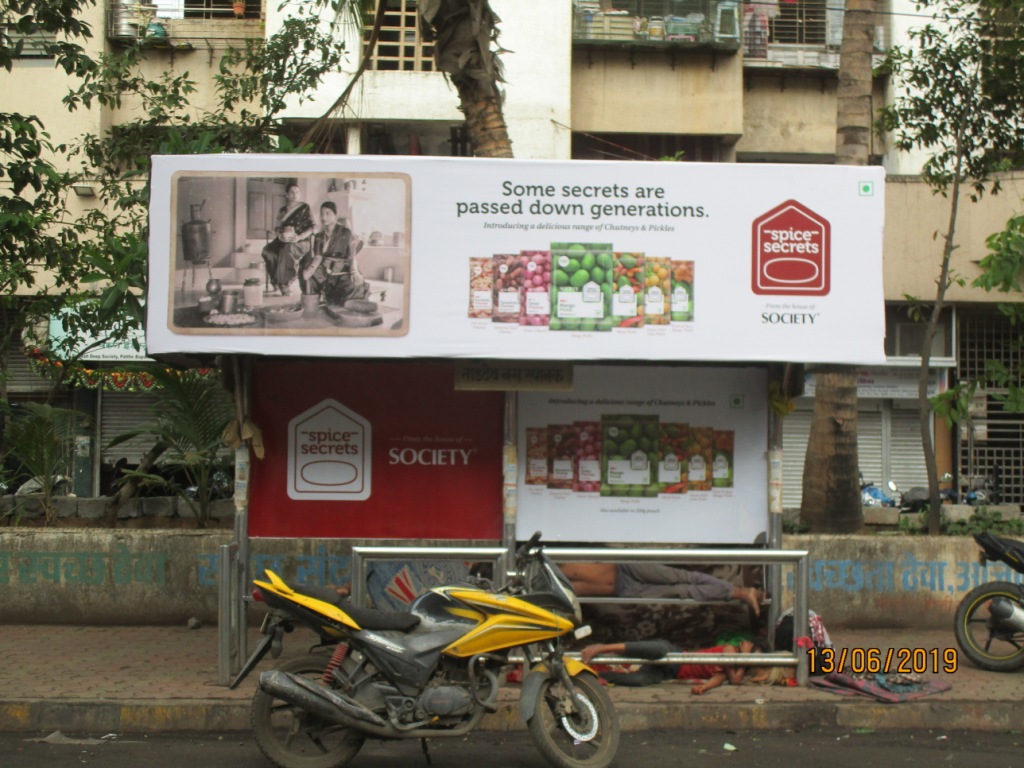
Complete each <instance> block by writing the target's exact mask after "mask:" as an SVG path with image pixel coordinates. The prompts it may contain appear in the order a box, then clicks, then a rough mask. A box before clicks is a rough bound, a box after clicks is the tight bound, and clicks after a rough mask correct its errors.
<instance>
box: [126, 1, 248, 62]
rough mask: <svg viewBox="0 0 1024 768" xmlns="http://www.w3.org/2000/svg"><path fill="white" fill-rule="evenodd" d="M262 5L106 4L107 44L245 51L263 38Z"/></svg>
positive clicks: (187, 3) (213, 3)
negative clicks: (242, 48) (108, 42)
mask: <svg viewBox="0 0 1024 768" xmlns="http://www.w3.org/2000/svg"><path fill="white" fill-rule="evenodd" d="M262 10H263V9H262V3H261V0H239V1H238V2H233V0H154V1H153V2H137V1H136V0H108V5H107V39H108V40H110V41H111V42H112V43H116V44H120V45H139V46H142V47H145V48H169V49H171V50H194V49H196V48H203V49H209V50H212V49H214V48H227V47H242V46H243V45H244V44H245V41H246V40H250V39H261V38H263V36H264V29H263V19H262Z"/></svg>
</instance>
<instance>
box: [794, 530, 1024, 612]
mask: <svg viewBox="0 0 1024 768" xmlns="http://www.w3.org/2000/svg"><path fill="white" fill-rule="evenodd" d="M784 543H785V547H786V548H787V549H806V550H808V552H809V553H810V554H809V566H810V567H809V589H808V604H809V606H810V608H811V609H812V610H814V611H817V612H818V613H819V614H821V616H822V618H824V620H825V623H826V625H827V626H836V627H858V628H860V627H864V628H866V627H912V628H913V627H920V628H933V629H949V630H950V631H952V627H953V614H954V612H955V611H956V607H957V604H958V603H959V602H960V600H961V599H962V598H963V597H964V595H965V594H966V593H967V592H969V591H970V590H972V589H973V588H974V587H976V586H978V585H979V584H983V583H985V582H986V581H1013V582H1015V583H1022V582H1024V574H1020V573H1017V572H1016V571H1013V570H1012V569H1011V568H1009V567H1008V566H1005V565H1003V564H1002V563H990V564H989V566H988V567H987V568H982V567H981V565H980V564H979V562H978V546H977V545H976V544H975V543H974V540H973V539H972V538H970V537H968V536H949V537H946V536H936V537H929V536H895V535H894V536H887V535H875V536H811V535H803V536H785V537H784ZM783 583H784V585H785V588H786V594H785V595H784V596H783V603H784V605H786V606H787V607H788V606H790V605H792V604H793V603H792V592H791V591H790V590H791V589H792V583H793V577H792V574H791V573H787V574H784V578H783Z"/></svg>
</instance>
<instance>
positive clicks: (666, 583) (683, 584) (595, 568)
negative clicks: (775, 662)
mask: <svg viewBox="0 0 1024 768" xmlns="http://www.w3.org/2000/svg"><path fill="white" fill-rule="evenodd" d="M559 567H560V568H561V569H562V573H564V574H565V577H566V578H567V579H569V581H570V582H572V588H573V589H574V590H575V591H576V594H577V596H579V597H674V598H680V599H688V600H699V601H702V602H708V601H719V600H722V601H725V600H742V601H743V602H744V603H746V604H747V605H748V606H750V609H751V610H752V611H753V612H754V615H755V616H760V615H761V601H762V600H763V599H764V592H762V591H761V590H759V589H755V588H754V587H737V586H736V585H735V584H733V583H732V582H730V581H726V580H725V579H719V578H717V577H715V576H712V575H710V574H707V573H701V572H700V571H688V570H686V569H685V568H676V567H674V566H671V565H662V564H661V563H563V564H562V565H560V566H559Z"/></svg>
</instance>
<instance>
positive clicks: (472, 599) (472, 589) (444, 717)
mask: <svg viewBox="0 0 1024 768" xmlns="http://www.w3.org/2000/svg"><path fill="white" fill-rule="evenodd" d="M254 583H255V585H256V589H255V591H254V599H256V600H258V601H262V602H263V603H265V604H266V605H267V607H268V608H270V613H268V615H267V616H266V618H265V620H264V622H263V628H262V633H263V637H262V639H261V641H260V643H259V644H258V646H257V648H256V649H255V650H254V651H253V654H252V656H251V657H250V658H249V660H248V661H247V662H246V664H245V665H244V667H243V668H242V670H241V671H240V672H239V674H238V676H237V677H236V678H235V680H234V681H233V682H232V683H231V686H230V687H231V688H236V687H237V686H238V685H239V683H241V682H242V680H244V679H245V678H246V676H247V675H248V674H249V673H250V672H251V671H252V670H253V669H254V668H255V666H256V665H257V664H258V663H259V661H260V660H261V659H262V658H263V657H264V656H265V655H266V654H267V653H268V652H273V653H274V655H275V657H276V655H279V654H280V652H281V648H282V638H283V635H284V634H285V633H287V632H290V631H292V630H293V629H294V628H295V627H297V626H305V627H307V628H308V629H311V630H313V632H315V633H316V634H317V635H318V636H319V638H320V644H319V645H318V646H316V649H319V650H321V651H324V650H325V649H326V650H329V653H328V652H319V653H317V652H313V653H311V654H309V655H307V656H303V657H301V658H297V659H293V660H291V661H289V662H286V663H284V664H282V665H280V666H279V667H278V668H276V669H273V670H269V671H266V672H263V673H262V674H260V677H259V687H258V690H257V691H256V693H255V695H254V696H253V700H252V709H251V722H252V729H253V736H254V738H255V740H256V743H257V745H258V746H259V748H260V750H261V751H262V752H263V754H264V755H265V756H266V757H267V758H268V759H269V760H270V761H271V762H272V763H273V764H274V765H276V766H279V768H338V767H339V766H343V765H345V764H347V763H348V762H349V761H351V760H352V759H353V758H354V757H355V756H356V754H357V753H358V752H359V750H360V748H361V747H362V745H363V743H364V742H365V740H366V739H368V738H369V739H421V740H422V744H423V750H424V752H426V750H427V741H426V740H427V739H436V738H460V737H463V736H465V735H467V734H468V733H470V732H471V731H472V730H473V729H474V728H476V727H477V726H478V725H479V724H480V721H481V720H482V719H483V717H484V715H486V714H487V713H489V712H495V711H497V700H498V692H499V690H500V689H501V686H502V684H503V682H504V673H505V672H506V671H507V670H508V669H510V668H511V666H512V663H513V660H512V658H511V657H510V653H511V651H513V650H514V649H520V650H521V653H522V657H523V659H525V669H524V674H523V679H522V686H521V689H520V697H519V713H520V716H521V717H522V719H523V720H524V721H525V722H526V724H527V729H528V731H529V734H530V736H531V738H532V740H533V742H534V744H535V745H536V747H537V749H538V750H539V751H540V753H541V754H542V755H543V756H544V758H545V759H546V760H547V761H548V762H549V763H551V765H553V766H556V768H606V766H608V765H609V764H610V763H611V762H612V760H613V759H614V757H615V753H616V751H617V749H618V744H619V721H618V717H617V715H616V713H615V709H614V707H613V705H612V702H611V700H610V699H609V697H608V694H607V693H605V691H604V689H603V688H602V686H601V684H600V683H599V682H598V679H597V675H596V673H595V672H594V671H593V670H592V669H591V668H590V667H588V666H586V665H585V664H583V663H582V662H580V661H578V660H575V659H571V658H567V657H565V656H564V655H563V650H562V640H563V638H566V637H576V638H583V637H586V636H587V635H588V634H590V628H589V627H587V626H585V625H584V624H583V622H582V613H581V609H580V603H579V600H578V599H577V597H576V595H575V593H574V592H573V589H572V586H571V584H570V583H569V581H568V579H566V578H565V576H564V575H563V574H562V572H561V571H560V570H559V569H558V568H557V567H556V566H555V564H554V563H553V562H552V561H551V560H550V559H549V558H548V557H547V555H545V554H544V551H543V548H542V547H541V546H540V533H539V532H538V533H536V534H534V536H533V537H532V538H531V539H530V540H529V541H528V542H527V543H526V544H524V545H523V546H521V547H520V548H519V549H518V550H517V552H516V557H515V573H514V575H513V576H512V578H511V579H510V581H509V585H508V586H507V587H505V588H503V589H501V590H498V591H494V590H492V589H487V588H485V587H488V586H490V585H489V584H488V583H487V582H486V581H485V580H478V583H477V584H471V585H452V586H443V587H436V588H434V589H432V590H430V591H428V592H425V593H424V594H422V595H420V596H419V597H417V598H416V599H415V600H414V601H413V602H412V604H411V606H410V608H409V611H408V612H407V613H405V612H390V611H381V610H376V609H370V608H360V607H358V606H355V605H352V604H351V601H350V600H347V599H342V598H341V597H340V596H339V595H338V594H337V593H336V592H334V591H333V590H330V589H326V588H315V587H314V588H312V589H311V588H309V587H303V588H302V591H299V590H298V589H293V588H292V587H290V586H289V585H288V584H286V583H285V582H284V581H283V580H282V579H281V578H280V577H278V576H277V575H276V574H274V573H273V572H271V571H269V570H268V571H266V579H265V580H257V581H255V582H254ZM316 649H315V650H316ZM428 757H429V756H428Z"/></svg>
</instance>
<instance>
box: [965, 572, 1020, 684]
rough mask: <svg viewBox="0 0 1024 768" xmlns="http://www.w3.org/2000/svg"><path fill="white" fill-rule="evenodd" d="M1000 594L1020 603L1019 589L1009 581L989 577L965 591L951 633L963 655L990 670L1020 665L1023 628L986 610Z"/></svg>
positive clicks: (998, 670)
mask: <svg viewBox="0 0 1024 768" xmlns="http://www.w3.org/2000/svg"><path fill="white" fill-rule="evenodd" d="M997 597H1002V598H1005V599H1006V600H1009V601H1010V602H1011V603H1013V604H1014V605H1021V589H1020V587H1019V586H1018V585H1016V584H1013V583H1011V582H1009V581H992V582H989V583H988V584H982V585H981V586H978V587H975V588H974V589H972V590H971V591H970V592H968V593H967V594H966V595H965V596H964V599H963V600H961V601H960V605H959V606H958V607H957V609H956V619H955V620H954V624H953V633H954V634H955V635H956V642H957V644H958V645H959V646H960V650H961V651H963V653H964V656H966V657H967V658H968V659H970V660H971V661H972V662H973V663H974V664H975V666H978V667H981V668H982V669H987V670H990V671H992V672H1010V671H1012V670H1014V669H1019V668H1020V667H1024V632H1022V631H1019V630H1015V629H1013V628H1012V627H1007V626H1006V625H1005V624H1003V623H1002V622H1000V621H999V620H997V619H996V618H994V617H993V616H992V614H991V612H990V607H991V604H992V600H993V599H995V598H997Z"/></svg>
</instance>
